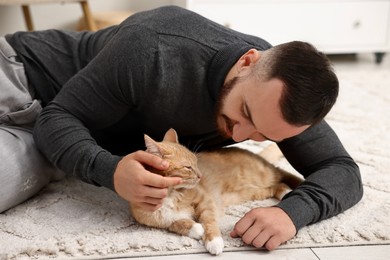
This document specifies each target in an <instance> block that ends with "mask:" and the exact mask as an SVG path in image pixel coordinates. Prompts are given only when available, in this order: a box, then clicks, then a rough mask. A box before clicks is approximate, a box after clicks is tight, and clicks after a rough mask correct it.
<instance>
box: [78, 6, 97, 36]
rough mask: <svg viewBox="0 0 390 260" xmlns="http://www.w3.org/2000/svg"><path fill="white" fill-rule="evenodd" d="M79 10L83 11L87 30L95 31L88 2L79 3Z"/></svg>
mask: <svg viewBox="0 0 390 260" xmlns="http://www.w3.org/2000/svg"><path fill="white" fill-rule="evenodd" d="M80 4H81V8H82V9H83V13H84V19H85V24H86V25H87V28H88V30H90V31H96V30H97V27H96V23H95V20H94V19H93V16H92V13H91V10H90V8H89V5H88V1H80Z"/></svg>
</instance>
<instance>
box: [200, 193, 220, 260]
mask: <svg viewBox="0 0 390 260" xmlns="http://www.w3.org/2000/svg"><path fill="white" fill-rule="evenodd" d="M205 201H206V200H205ZM197 210H198V213H199V217H198V220H199V222H200V223H202V225H203V227H204V236H203V241H204V244H205V247H206V249H207V251H209V253H210V254H213V255H219V254H221V253H222V252H223V248H224V243H223V239H222V235H221V230H220V229H219V225H218V221H217V207H216V205H215V203H213V201H208V203H202V204H200V205H198V208H197Z"/></svg>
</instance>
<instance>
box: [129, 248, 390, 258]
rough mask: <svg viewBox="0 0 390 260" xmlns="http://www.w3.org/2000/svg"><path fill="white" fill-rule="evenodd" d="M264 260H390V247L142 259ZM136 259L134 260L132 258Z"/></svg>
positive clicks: (250, 252)
mask: <svg viewBox="0 0 390 260" xmlns="http://www.w3.org/2000/svg"><path fill="white" fill-rule="evenodd" d="M240 258H241V259H245V260H249V259H262V260H263V259H264V260H282V259H283V260H295V259H296V260H388V259H390V245H382V246H380V245H378V246H353V247H330V248H302V249H277V250H274V251H272V252H268V251H265V250H256V251H242V252H224V253H222V254H221V255H219V256H212V255H210V254H206V253H205V254H192V255H172V256H155V257H142V258H139V259H142V260H187V259H188V260H203V259H218V260H237V259H240ZM131 259H134V258H131Z"/></svg>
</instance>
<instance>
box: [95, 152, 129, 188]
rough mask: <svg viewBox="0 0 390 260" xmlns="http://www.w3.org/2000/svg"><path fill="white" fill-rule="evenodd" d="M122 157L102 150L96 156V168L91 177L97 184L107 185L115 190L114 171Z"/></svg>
mask: <svg viewBox="0 0 390 260" xmlns="http://www.w3.org/2000/svg"><path fill="white" fill-rule="evenodd" d="M121 159H122V157H120V156H116V155H112V154H111V153H109V152H107V151H102V152H100V153H99V154H98V155H97V156H96V158H95V162H94V169H93V170H92V172H91V175H90V176H89V179H90V180H92V182H93V183H95V184H96V185H98V186H103V187H106V188H108V189H110V190H112V191H114V192H115V187H114V172H115V169H116V167H117V165H118V163H119V161H120V160H121Z"/></svg>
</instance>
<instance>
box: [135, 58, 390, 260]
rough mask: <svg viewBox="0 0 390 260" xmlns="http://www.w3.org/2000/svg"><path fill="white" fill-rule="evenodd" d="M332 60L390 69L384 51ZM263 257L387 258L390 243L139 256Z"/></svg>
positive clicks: (340, 64) (161, 258) (320, 259)
mask: <svg viewBox="0 0 390 260" xmlns="http://www.w3.org/2000/svg"><path fill="white" fill-rule="evenodd" d="M331 59H332V62H333V64H334V66H335V68H336V73H337V69H338V68H342V69H345V68H348V69H354V67H355V68H356V67H359V68H362V67H367V68H368V69H372V68H373V67H377V68H378V69H381V70H383V69H384V70H388V71H389V73H390V54H387V55H386V56H385V57H384V59H383V61H382V63H381V64H375V57H374V55H373V54H359V55H349V56H348V55H343V56H334V57H333V56H332V57H331ZM240 258H241V259H245V260H248V259H265V260H282V259H285V260H293V259H297V260H338V259H340V260H388V259H390V245H369V246H348V247H327V248H301V249H277V250H274V251H272V252H268V251H265V250H254V251H241V252H224V253H222V254H221V255H219V256H218V257H217V258H215V256H211V255H209V254H207V253H205V254H189V255H171V256H156V257H142V258H139V259H142V260H157V259H159V260H179V259H180V260H182V259H184V260H187V259H188V260H192V259H194V260H195V259H196V260H202V259H219V260H237V259H240ZM131 259H134V258H131Z"/></svg>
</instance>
